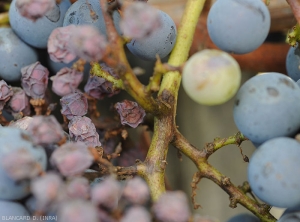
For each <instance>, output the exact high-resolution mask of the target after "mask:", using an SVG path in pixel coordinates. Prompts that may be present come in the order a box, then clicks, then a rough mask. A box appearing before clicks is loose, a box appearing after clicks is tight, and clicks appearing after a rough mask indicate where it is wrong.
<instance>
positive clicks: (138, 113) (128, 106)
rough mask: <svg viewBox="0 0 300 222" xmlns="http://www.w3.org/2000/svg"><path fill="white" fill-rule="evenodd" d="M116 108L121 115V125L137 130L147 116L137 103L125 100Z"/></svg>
mask: <svg viewBox="0 0 300 222" xmlns="http://www.w3.org/2000/svg"><path fill="white" fill-rule="evenodd" d="M115 108H116V110H117V112H118V113H119V115H120V118H121V123H122V124H123V125H125V124H127V125H129V126H131V127H133V128H136V127H137V126H138V125H139V124H140V123H141V122H143V119H144V117H145V115H146V112H145V110H144V109H143V108H142V107H140V106H139V105H138V104H137V103H136V102H132V101H129V100H124V101H123V102H121V103H116V105H115Z"/></svg>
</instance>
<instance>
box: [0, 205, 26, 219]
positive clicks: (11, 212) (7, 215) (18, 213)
mask: <svg viewBox="0 0 300 222" xmlns="http://www.w3.org/2000/svg"><path fill="white" fill-rule="evenodd" d="M0 216H1V219H2V220H1V221H5V220H8V221H11V222H17V221H26V220H28V217H29V216H30V214H29V212H28V211H27V210H26V208H25V207H24V206H23V205H21V204H20V203H17V202H12V201H4V200H0ZM14 216H15V217H16V218H14V219H12V217H14ZM18 217H25V218H26V219H24V220H20V219H21V218H18Z"/></svg>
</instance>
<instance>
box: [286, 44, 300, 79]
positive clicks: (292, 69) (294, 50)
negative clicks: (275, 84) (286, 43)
mask: <svg viewBox="0 0 300 222" xmlns="http://www.w3.org/2000/svg"><path fill="white" fill-rule="evenodd" d="M285 65H286V71H287V74H288V75H289V77H291V78H292V79H293V80H294V81H298V80H299V79H300V70H299V66H300V49H299V48H298V47H290V49H289V51H288V54H287V56H286V62H285Z"/></svg>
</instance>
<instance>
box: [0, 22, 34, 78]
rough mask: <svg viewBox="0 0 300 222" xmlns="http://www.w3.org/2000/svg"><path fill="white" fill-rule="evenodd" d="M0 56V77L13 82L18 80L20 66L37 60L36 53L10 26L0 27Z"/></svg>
mask: <svg viewBox="0 0 300 222" xmlns="http://www.w3.org/2000/svg"><path fill="white" fill-rule="evenodd" d="M0 58H1V59H0V78H1V79H3V80H5V81H7V82H13V81H18V80H20V78H21V71H20V70H21V68H22V67H24V66H27V65H30V64H32V63H35V62H36V61H37V60H38V54H37V52H36V50H35V49H34V48H32V47H30V46H29V45H27V44H25V43H24V42H23V41H22V40H21V39H20V38H19V37H18V36H17V35H16V34H15V33H14V32H13V30H12V29H11V28H0Z"/></svg>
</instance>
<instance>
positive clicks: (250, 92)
mask: <svg viewBox="0 0 300 222" xmlns="http://www.w3.org/2000/svg"><path fill="white" fill-rule="evenodd" d="M299 101H300V88H299V86H298V85H297V83H296V82H294V81H293V80H292V79H291V78H289V77H287V76H286V75H283V74H280V73H265V74H262V75H257V76H254V77H252V78H251V79H249V80H248V81H247V82H246V83H244V84H243V85H242V87H241V88H240V89H239V91H238V93H237V94H236V98H235V105H234V108H233V117H234V122H235V124H236V126H237V128H238V129H239V130H240V131H241V132H242V133H243V134H244V135H245V136H246V137H247V138H249V140H251V141H252V142H253V143H256V144H260V143H263V142H265V141H267V140H269V139H272V138H275V137H279V136H293V135H294V134H296V133H297V131H298V130H299V128H300V115H299V113H300V102H299Z"/></svg>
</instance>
